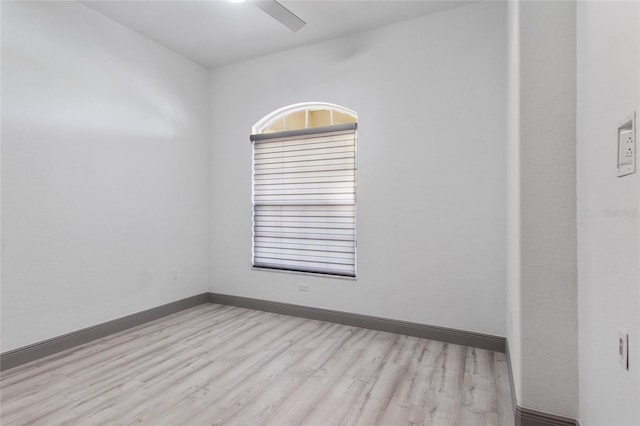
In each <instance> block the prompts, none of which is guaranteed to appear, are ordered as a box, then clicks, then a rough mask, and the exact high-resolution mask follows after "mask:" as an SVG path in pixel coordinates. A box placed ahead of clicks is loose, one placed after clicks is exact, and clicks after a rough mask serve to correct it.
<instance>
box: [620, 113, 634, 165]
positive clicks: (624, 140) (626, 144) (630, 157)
mask: <svg viewBox="0 0 640 426" xmlns="http://www.w3.org/2000/svg"><path fill="white" fill-rule="evenodd" d="M617 142H618V177H622V176H627V175H630V174H633V173H635V172H636V113H635V111H634V112H632V113H631V114H630V115H628V116H626V117H625V118H624V119H623V120H622V121H620V123H618V138H617Z"/></svg>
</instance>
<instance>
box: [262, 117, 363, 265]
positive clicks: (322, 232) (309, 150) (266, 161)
mask: <svg viewBox="0 0 640 426" xmlns="http://www.w3.org/2000/svg"><path fill="white" fill-rule="evenodd" d="M251 139H252V140H253V265H254V266H256V267H263V268H272V269H282V270H291V271H302V272H316V273H322V274H333V275H344V276H355V274H356V164H357V163H356V125H355V123H350V124H343V125H335V126H326V127H322V128H316V129H304V130H295V131H287V132H279V133H271V134H260V135H252V136H251Z"/></svg>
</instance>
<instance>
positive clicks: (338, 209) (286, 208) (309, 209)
mask: <svg viewBox="0 0 640 426" xmlns="http://www.w3.org/2000/svg"><path fill="white" fill-rule="evenodd" d="M254 209H255V211H256V212H257V213H269V212H277V213H279V212H300V213H301V214H302V213H318V214H327V215H329V216H331V215H333V214H335V213H341V214H352V213H354V212H355V206H353V205H352V204H349V203H345V204H338V205H333V206H326V205H313V204H306V205H303V206H296V205H286V204H285V205H280V206H267V205H256V206H255V207H254Z"/></svg>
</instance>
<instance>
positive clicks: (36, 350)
mask: <svg viewBox="0 0 640 426" xmlns="http://www.w3.org/2000/svg"><path fill="white" fill-rule="evenodd" d="M208 300H209V296H208V294H207V293H202V294H198V295H195V296H191V297H187V298H184V299H180V300H176V301H174V302H169V303H167V304H164V305H161V306H157V307H155V308H151V309H147V310H144V311H140V312H136V313H133V314H131V315H126V316H124V317H120V318H117V319H114V320H111V321H106V322H103V323H100V324H96V325H93V326H90V327H86V328H83V329H81V330H77V331H72V332H71V333H67V334H63V335H61V336H57V337H53V338H51V339H47V340H43V341H41V342H37V343H34V344H31V345H27V346H23V347H21V348H17V349H13V350H10V351H7V352H3V353H2V354H0V371H4V370H8V369H10V368H13V367H17V366H19V365H22V364H26V363H28V362H31V361H35V360H38V359H41V358H44V357H47V356H49V355H53V354H56V353H58V352H62V351H65V350H67V349H71V348H73V347H76V346H79V345H82V344H84V343H88V342H90V341H92V340H96V339H100V338H102V337H106V336H109V335H111V334H115V333H118V332H120V331H123V330H127V329H129V328H132V327H136V326H138V325H141V324H144V323H147V322H149V321H153V320H156V319H159V318H162V317H165V316H167V315H171V314H173V313H176V312H179V311H182V310H184V309H188V308H192V307H194V306H197V305H201V304H203V303H207V302H208Z"/></svg>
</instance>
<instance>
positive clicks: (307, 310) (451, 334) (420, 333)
mask: <svg viewBox="0 0 640 426" xmlns="http://www.w3.org/2000/svg"><path fill="white" fill-rule="evenodd" d="M209 302H210V303H218V304H221V305H231V306H237V307H241V308H247V309H256V310H259V311H266V312H273V313H277V314H283V315H290V316H295V317H302V318H307V319H313V320H319V321H327V322H333V323H338V324H344V325H350V326H354V327H362V328H368V329H372V330H379V331H386V332H390V333H397V334H404V335H407V336H414V337H420V338H424V339H431V340H438V341H441V342H447V343H453V344H458V345H465V346H471V347H474V348H480V349H487V350H492V351H495V352H503V353H504V352H505V342H506V339H505V338H504V337H500V336H493V335H489V334H482V333H475V332H471V331H464V330H456V329H453V328H445V327H438V326H433V325H427V324H420V323H414V322H408V321H401V320H395V319H389V318H383V317H376V316H371V315H363V314H356V313H351V312H343V311H335V310H331V309H324V308H315V307H310V306H303V305H294V304H290V303H283V302H275V301H270V300H263V299H254V298H250V297H243V296H233V295H228V294H218V293H209Z"/></svg>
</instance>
